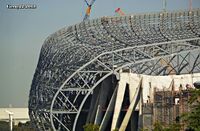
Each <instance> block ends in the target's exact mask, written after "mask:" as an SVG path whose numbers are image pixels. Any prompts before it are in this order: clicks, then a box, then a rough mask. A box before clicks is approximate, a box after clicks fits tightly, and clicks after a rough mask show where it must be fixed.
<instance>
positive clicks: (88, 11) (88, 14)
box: [83, 0, 96, 21]
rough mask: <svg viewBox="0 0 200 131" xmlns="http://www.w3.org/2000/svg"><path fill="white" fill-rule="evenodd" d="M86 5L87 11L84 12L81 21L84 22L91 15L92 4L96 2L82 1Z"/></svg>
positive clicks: (92, 0) (93, 0)
mask: <svg viewBox="0 0 200 131" xmlns="http://www.w3.org/2000/svg"><path fill="white" fill-rule="evenodd" d="M84 1H85V3H86V5H87V9H86V12H85V16H84V18H83V21H84V20H87V19H88V18H89V17H90V13H91V8H92V5H93V4H94V2H95V1H96V0H91V1H90V3H89V2H88V1H87V0H84Z"/></svg>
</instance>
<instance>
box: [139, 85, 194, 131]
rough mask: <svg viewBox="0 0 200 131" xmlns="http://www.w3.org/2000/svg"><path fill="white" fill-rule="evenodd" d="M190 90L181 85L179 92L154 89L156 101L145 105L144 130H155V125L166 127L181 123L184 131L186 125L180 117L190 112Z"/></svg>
mask: <svg viewBox="0 0 200 131" xmlns="http://www.w3.org/2000/svg"><path fill="white" fill-rule="evenodd" d="M189 96H190V93H189V89H183V88H182V85H180V87H179V90H178V91H174V88H172V90H171V91H170V90H166V89H165V88H163V90H158V89H157V88H154V101H153V102H152V103H144V104H143V128H144V129H149V130H152V129H153V124H154V123H156V122H159V123H161V124H162V125H164V127H168V126H170V125H171V124H174V123H179V124H180V125H181V126H182V128H181V129H182V130H183V129H185V123H184V122H182V121H180V116H181V115H183V114H184V113H186V112H189V110H190V108H189V104H188V100H189Z"/></svg>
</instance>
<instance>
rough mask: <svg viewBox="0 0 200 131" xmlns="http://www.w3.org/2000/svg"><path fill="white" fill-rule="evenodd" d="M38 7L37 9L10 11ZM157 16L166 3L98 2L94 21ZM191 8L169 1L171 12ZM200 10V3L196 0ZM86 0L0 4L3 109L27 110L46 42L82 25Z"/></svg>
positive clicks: (184, 0) (0, 0) (5, 0)
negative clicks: (123, 15)
mask: <svg viewBox="0 0 200 131" xmlns="http://www.w3.org/2000/svg"><path fill="white" fill-rule="evenodd" d="M20 4H34V5H36V6H37V8H36V9H19V10H17V9H7V5H20ZM118 7H120V8H121V9H122V10H123V11H124V12H125V13H126V14H132V13H134V14H135V13H143V12H157V11H161V10H162V0H96V2H95V4H94V5H93V7H92V12H91V17H90V19H93V18H98V17H101V16H113V15H115V13H114V10H115V9H116V8H118ZM188 8H189V0H167V10H183V9H188ZM193 8H200V0H193ZM85 9H86V4H85V3H84V0H0V107H8V106H9V105H12V107H27V105H28V97H29V90H30V86H31V82H32V79H33V75H34V72H35V69H36V66H37V62H38V59H39V53H40V49H41V46H42V44H43V42H44V40H45V39H46V38H47V36H49V35H50V34H52V33H54V32H56V31H58V30H59V29H61V28H63V27H67V26H69V25H73V24H76V23H79V22H81V21H82V19H83V17H84V13H85Z"/></svg>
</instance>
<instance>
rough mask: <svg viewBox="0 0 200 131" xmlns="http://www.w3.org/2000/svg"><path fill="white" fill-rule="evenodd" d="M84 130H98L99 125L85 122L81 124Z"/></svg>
mask: <svg viewBox="0 0 200 131" xmlns="http://www.w3.org/2000/svg"><path fill="white" fill-rule="evenodd" d="M83 128H84V131H99V126H98V125H95V124H91V123H89V124H86V125H84V126H83Z"/></svg>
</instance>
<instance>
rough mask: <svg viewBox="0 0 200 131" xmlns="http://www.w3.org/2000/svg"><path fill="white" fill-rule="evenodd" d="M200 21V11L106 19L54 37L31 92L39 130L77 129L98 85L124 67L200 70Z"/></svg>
mask: <svg viewBox="0 0 200 131" xmlns="http://www.w3.org/2000/svg"><path fill="white" fill-rule="evenodd" d="M199 21H200V10H199V9H198V10H193V11H191V12H188V11H179V12H170V13H169V12H168V13H163V12H161V13H152V14H140V15H128V16H123V17H103V18H100V19H94V20H90V21H84V22H82V23H80V24H76V25H74V26H70V27H68V28H63V29H61V30H59V31H58V32H56V33H54V34H52V35H51V36H49V37H48V38H47V40H46V41H45V43H44V45H43V47H42V49H41V53H40V58H39V62H38V65H37V69H36V72H35V75H34V79H33V82H32V86H31V90H30V99H29V115H30V118H31V121H32V122H33V123H34V124H35V125H36V127H37V128H38V129H39V130H51V129H53V130H69V131H70V130H76V129H77V122H78V119H79V117H80V114H81V112H82V111H84V108H83V107H84V105H85V104H86V101H87V99H88V98H89V97H91V96H92V94H93V91H94V89H95V87H97V86H98V85H99V84H100V83H101V82H102V81H103V80H105V79H106V78H107V77H109V76H111V75H112V74H114V75H116V76H118V75H119V70H121V69H130V70H131V72H133V73H137V74H148V75H168V74H171V73H174V74H177V75H179V74H188V73H196V72H200V58H199V57H200V37H199V36H200V34H199V32H200V31H199V30H200V28H199V27H200V23H199ZM169 67H170V68H169Z"/></svg>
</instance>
